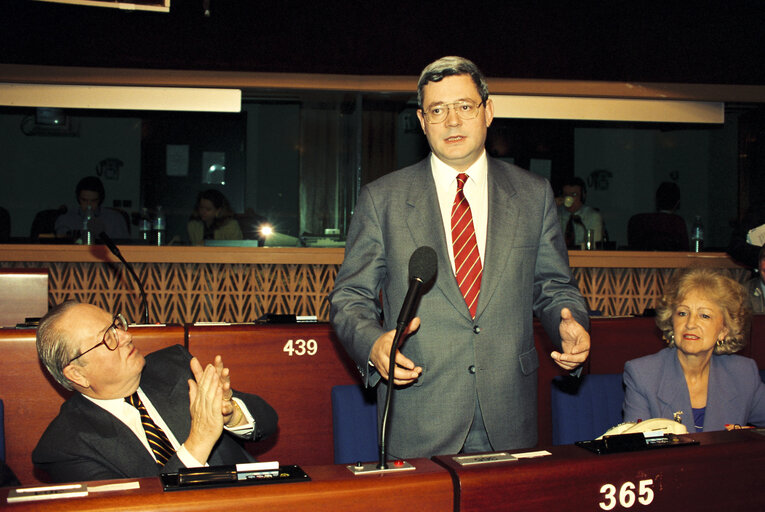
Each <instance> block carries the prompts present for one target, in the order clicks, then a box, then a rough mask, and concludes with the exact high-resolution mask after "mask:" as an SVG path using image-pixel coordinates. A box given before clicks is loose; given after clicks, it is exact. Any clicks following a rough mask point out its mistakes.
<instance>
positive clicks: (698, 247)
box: [691, 215, 704, 252]
mask: <svg viewBox="0 0 765 512" xmlns="http://www.w3.org/2000/svg"><path fill="white" fill-rule="evenodd" d="M691 249H693V252H701V251H703V250H704V224H702V223H701V215H696V221H695V222H694V223H693V229H692V230H691Z"/></svg>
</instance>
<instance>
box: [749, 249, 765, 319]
mask: <svg viewBox="0 0 765 512" xmlns="http://www.w3.org/2000/svg"><path fill="white" fill-rule="evenodd" d="M756 272H757V275H756V276H754V277H753V278H751V279H750V280H749V281H747V283H746V290H747V295H748V296H749V300H750V302H751V304H752V312H754V313H765V245H763V246H762V247H760V253H759V258H758V264H757V269H756Z"/></svg>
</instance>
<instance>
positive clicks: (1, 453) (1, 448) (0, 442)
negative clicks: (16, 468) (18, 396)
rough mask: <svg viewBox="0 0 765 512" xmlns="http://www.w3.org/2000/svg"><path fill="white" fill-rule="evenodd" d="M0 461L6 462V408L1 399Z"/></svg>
mask: <svg viewBox="0 0 765 512" xmlns="http://www.w3.org/2000/svg"><path fill="white" fill-rule="evenodd" d="M0 461H3V462H5V410H4V409H3V401H2V400H0Z"/></svg>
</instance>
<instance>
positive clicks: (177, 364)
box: [32, 301, 277, 482]
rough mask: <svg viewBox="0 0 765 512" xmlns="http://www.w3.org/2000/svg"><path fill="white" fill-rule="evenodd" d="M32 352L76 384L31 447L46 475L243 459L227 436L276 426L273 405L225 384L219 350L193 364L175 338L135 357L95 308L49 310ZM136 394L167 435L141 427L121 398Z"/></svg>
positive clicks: (112, 473) (90, 475)
mask: <svg viewBox="0 0 765 512" xmlns="http://www.w3.org/2000/svg"><path fill="white" fill-rule="evenodd" d="M37 350H38V354H39V356H40V359H41V361H42V362H43V363H44V365H45V367H46V368H47V369H48V371H49V372H50V373H51V375H52V376H53V377H54V379H55V380H56V381H57V382H58V383H59V384H61V385H62V386H64V387H65V388H67V389H73V390H74V391H76V393H74V394H73V395H72V396H71V397H70V398H69V399H68V400H67V401H66V402H64V404H63V405H62V406H61V410H60V411H59V414H58V416H56V418H55V419H54V420H53V421H52V422H51V423H50V425H49V426H48V428H47V429H46V430H45V432H44V433H43V435H42V437H41V438H40V441H39V443H38V444H37V447H36V448H35V449H34V451H33V453H32V461H33V462H34V463H35V465H36V466H37V467H38V468H40V469H41V470H43V471H45V472H46V473H47V474H48V475H49V476H50V477H51V479H53V480H54V481H58V482H66V481H85V480H100V479H112V478H136V477H148V476H157V475H158V474H159V473H163V472H173V471H177V470H178V469H180V468H183V467H198V466H203V465H205V464H209V465H211V466H213V465H222V464H236V463H239V462H251V461H252V460H253V459H252V457H250V455H249V454H248V453H247V452H246V451H245V450H244V448H242V446H241V445H240V443H239V442H238V440H235V437H237V438H239V439H241V440H253V441H256V440H259V439H261V438H263V437H265V436H267V435H269V434H272V433H273V432H274V431H275V430H276V423H277V415H276V412H275V411H274V410H273V409H272V408H271V406H270V405H268V404H267V403H266V402H265V401H264V400H263V399H262V398H260V397H258V396H257V395H250V394H245V393H239V392H236V391H234V390H233V389H232V388H231V375H230V373H229V370H228V368H225V367H224V366H223V361H222V359H221V357H220V356H216V357H215V360H214V363H213V364H208V365H207V366H206V367H205V368H202V366H201V364H200V363H199V361H197V359H196V358H192V357H191V355H190V354H189V353H188V352H187V351H186V349H184V348H183V347H181V346H180V345H175V346H173V347H169V348H165V349H162V350H158V351H156V352H153V353H151V354H149V355H147V356H146V357H145V358H144V356H143V355H142V354H141V352H140V351H139V350H138V348H137V347H136V346H134V345H133V337H132V335H131V334H130V332H129V331H128V329H127V322H125V321H124V318H122V317H121V316H119V315H118V316H112V315H111V314H109V313H108V312H106V311H104V310H103V309H100V308H97V307H96V306H91V305H89V304H81V303H78V302H74V301H70V302H65V303H63V304H61V305H59V306H56V307H54V308H53V309H51V310H50V311H49V312H48V313H47V314H46V315H45V316H44V317H43V318H42V320H41V322H40V326H39V328H38V330H37ZM136 393H137V396H138V398H140V400H141V403H142V404H143V406H144V407H145V409H146V411H147V413H148V415H149V416H150V417H151V421H153V422H154V423H155V424H156V425H158V426H159V428H161V430H162V432H163V433H164V435H166V436H167V441H158V439H159V438H161V436H162V434H160V433H157V432H156V429H154V430H151V431H150V429H146V430H145V427H144V425H143V424H144V423H146V419H145V418H144V417H142V415H141V412H139V408H138V407H137V406H136V405H135V402H134V403H133V404H131V403H128V402H127V401H126V399H127V398H129V397H130V398H132V399H135V395H134V394H136ZM167 443H169V444H170V445H171V446H167Z"/></svg>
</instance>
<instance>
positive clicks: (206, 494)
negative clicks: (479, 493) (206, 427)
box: [0, 459, 454, 512]
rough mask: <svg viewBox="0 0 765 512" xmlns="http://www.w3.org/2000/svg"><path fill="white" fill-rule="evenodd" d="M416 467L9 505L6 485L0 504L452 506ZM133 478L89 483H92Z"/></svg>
mask: <svg viewBox="0 0 765 512" xmlns="http://www.w3.org/2000/svg"><path fill="white" fill-rule="evenodd" d="M412 463H413V464H414V465H415V469H414V470H412V471H401V472H396V473H387V474H385V475H361V476H354V475H353V474H352V473H351V472H350V471H349V470H348V469H347V468H346V467H345V466H340V465H336V466H306V467H303V468H302V469H303V470H304V471H305V472H306V474H308V475H309V476H310V477H311V481H310V482H298V483H283V484H270V485H250V486H240V487H224V488H218V489H199V490H189V491H172V492H163V491H162V486H161V484H160V481H159V479H158V478H142V479H139V480H138V481H139V482H140V485H141V488H140V489H138V490H130V491H114V492H104V493H91V494H90V495H88V496H86V497H81V498H64V499H58V500H46V501H32V502H26V503H13V504H7V503H6V497H7V495H8V490H9V488H5V487H4V488H1V489H0V508H3V507H8V510H12V511H14V512H15V511H25V510H29V511H47V510H58V511H66V510H73V511H74V510H76V511H78V512H87V511H113V512H122V511H131V510H140V511H183V512H194V511H202V510H222V511H226V512H231V511H234V510H255V509H257V510H268V511H282V510H283V511H285V512H295V511H298V510H310V511H317V512H320V511H333V512H335V511H338V510H364V511H373V510H380V511H383V510H386V511H388V510H452V507H453V506H454V503H453V498H452V496H453V494H452V479H451V477H450V475H449V473H448V472H447V471H446V470H445V469H444V468H442V467H441V466H439V465H437V464H436V463H435V462H433V461H430V460H427V459H415V460H413V461H412ZM130 481H132V480H110V481H101V482H93V484H94V485H99V484H104V483H116V482H130Z"/></svg>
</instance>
